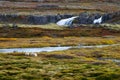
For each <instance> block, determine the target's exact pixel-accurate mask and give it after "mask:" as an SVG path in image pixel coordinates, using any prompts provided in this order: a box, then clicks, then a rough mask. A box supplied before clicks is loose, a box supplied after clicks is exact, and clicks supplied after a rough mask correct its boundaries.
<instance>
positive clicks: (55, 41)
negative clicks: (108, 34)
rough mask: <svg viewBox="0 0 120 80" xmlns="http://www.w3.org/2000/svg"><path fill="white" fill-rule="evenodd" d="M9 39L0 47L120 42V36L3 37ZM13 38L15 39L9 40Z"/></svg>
mask: <svg viewBox="0 0 120 80" xmlns="http://www.w3.org/2000/svg"><path fill="white" fill-rule="evenodd" d="M1 39H7V40H8V41H5V42H4V41H1V42H0V48H13V47H46V46H47V47H48V46H58V45H61V46H77V45H79V44H84V45H100V44H117V43H120V37H114V38H103V37H63V38H52V37H48V36H44V37H38V38H1ZM9 39H13V40H14V41H12V42H11V41H9Z"/></svg>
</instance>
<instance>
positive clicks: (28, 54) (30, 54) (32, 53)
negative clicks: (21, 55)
mask: <svg viewBox="0 0 120 80" xmlns="http://www.w3.org/2000/svg"><path fill="white" fill-rule="evenodd" d="M25 56H34V57H37V56H38V54H37V53H35V52H31V53H30V52H26V53H25Z"/></svg>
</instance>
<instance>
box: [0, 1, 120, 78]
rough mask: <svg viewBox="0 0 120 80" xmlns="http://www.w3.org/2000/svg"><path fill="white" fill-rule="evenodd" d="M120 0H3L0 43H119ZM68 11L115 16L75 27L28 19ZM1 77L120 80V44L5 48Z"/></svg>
mask: <svg viewBox="0 0 120 80" xmlns="http://www.w3.org/2000/svg"><path fill="white" fill-rule="evenodd" d="M14 1H16V2H14ZM23 1H24V2H23ZM64 1H65V2H64ZM41 2H42V3H41ZM119 3H120V1H119V0H6V1H5V0H4V1H3V0H1V1H0V14H1V15H0V16H1V19H0V48H27V47H31V48H32V47H49V46H59V45H60V46H78V45H104V44H109V45H111V44H120V24H117V23H120V17H119V13H120V12H118V13H115V14H114V12H117V11H120V6H119ZM93 4H94V5H93ZM68 12H69V13H70V15H72V14H75V15H80V13H84V14H82V15H81V17H80V19H79V21H80V20H81V21H82V20H83V19H86V18H88V17H90V16H87V15H89V14H94V15H96V16H97V17H99V16H101V15H99V13H100V14H106V13H108V14H110V15H109V17H110V18H111V17H114V16H115V18H114V19H112V20H110V21H108V22H106V24H99V25H92V24H91V25H90V24H86V25H85V24H82V22H81V25H76V24H73V26H74V28H68V27H60V26H58V25H56V24H54V23H53V24H46V25H35V24H32V23H29V24H28V23H27V22H26V20H25V19H28V17H26V16H29V15H30V16H32V15H33V16H36V15H40V16H44V15H48V16H49V15H50V16H51V17H54V16H56V15H57V14H58V13H59V14H61V15H65V14H66V13H67V14H68ZM96 13H97V14H96ZM111 13H113V14H111ZM116 14H117V15H118V16H116ZM52 15H54V16H52ZM17 16H19V17H17ZM105 16H107V15H104V17H105ZM36 17H37V16H36ZM36 17H35V18H36ZM24 18H25V19H24ZM40 18H41V17H40ZM52 19H53V18H52ZM90 19H92V20H93V19H94V16H93V17H92V16H91V18H90ZM92 20H91V21H92ZM32 21H33V20H32ZM36 21H37V20H36ZM39 21H40V20H39V19H38V22H39ZM53 21H54V19H53ZM85 21H86V20H85ZM85 21H84V20H83V22H85ZM87 21H88V19H87ZM33 22H34V21H33ZM41 22H43V23H44V20H42V21H41ZM75 22H76V21H75ZM88 22H89V21H88ZM13 23H16V24H14V25H13ZM24 23H27V24H24ZM90 23H91V22H90ZM113 23H114V24H113ZM0 80H120V45H116V46H109V47H103V48H79V49H78V48H73V49H69V50H65V51H54V52H38V53H24V52H21V53H18V52H13V53H2V52H1V53H0Z"/></svg>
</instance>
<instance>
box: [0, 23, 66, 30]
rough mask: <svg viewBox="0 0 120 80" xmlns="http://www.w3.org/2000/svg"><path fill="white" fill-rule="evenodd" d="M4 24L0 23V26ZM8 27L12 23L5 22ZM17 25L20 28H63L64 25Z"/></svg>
mask: <svg viewBox="0 0 120 80" xmlns="http://www.w3.org/2000/svg"><path fill="white" fill-rule="evenodd" d="M3 25H4V24H0V27H3ZM7 25H8V27H12V24H7ZM17 26H18V27H22V28H26V27H27V28H42V29H57V30H63V29H64V27H61V26H58V25H57V24H53V23H50V24H46V25H31V24H17Z"/></svg>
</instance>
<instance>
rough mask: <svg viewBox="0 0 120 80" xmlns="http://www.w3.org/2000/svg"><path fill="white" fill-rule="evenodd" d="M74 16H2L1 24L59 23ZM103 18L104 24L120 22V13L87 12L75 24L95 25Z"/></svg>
mask: <svg viewBox="0 0 120 80" xmlns="http://www.w3.org/2000/svg"><path fill="white" fill-rule="evenodd" d="M72 16H76V15H72V14H64V15H61V14H57V15H44V16H41V15H17V14H12V15H10V14H0V22H1V23H22V24H48V23H56V22H57V21H59V20H61V19H65V18H70V17H72ZM101 16H102V17H103V18H102V23H107V22H110V23H112V22H114V23H115V22H116V21H118V20H120V11H118V12H115V13H108V14H99V13H96V14H95V13H94V14H89V13H87V12H84V13H81V14H79V17H78V18H76V19H75V21H74V22H73V23H76V24H93V21H94V19H98V18H100V17H101Z"/></svg>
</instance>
